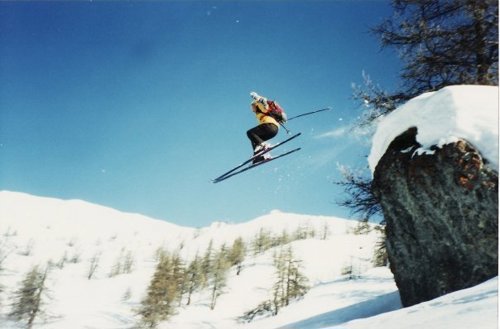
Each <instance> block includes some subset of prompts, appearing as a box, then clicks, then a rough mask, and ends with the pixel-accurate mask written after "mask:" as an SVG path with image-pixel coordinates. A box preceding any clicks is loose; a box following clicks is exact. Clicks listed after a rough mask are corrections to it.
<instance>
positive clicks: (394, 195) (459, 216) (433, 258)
mask: <svg viewBox="0 0 500 329" xmlns="http://www.w3.org/2000/svg"><path fill="white" fill-rule="evenodd" d="M416 135H417V128H415V127H413V128H410V129H408V130H407V131H406V132H405V133H403V134H401V135H400V136H398V137H397V138H396V139H394V141H393V142H392V143H391V144H390V145H389V147H388V149H387V151H386V152H385V154H384V155H383V156H382V158H381V159H380V161H379V162H378V164H377V167H376V169H375V172H374V180H373V186H372V187H373V192H374V194H375V196H376V197H377V198H378V200H379V201H380V204H381V206H382V210H383V213H384V217H385V220H386V224H387V225H386V233H387V251H388V256H389V260H390V264H391V270H392V272H393V273H394V277H395V281H396V284H397V286H398V288H399V291H400V295H401V299H402V303H403V305H405V306H410V305H414V304H417V303H420V302H423V301H427V300H430V299H433V298H436V297H438V296H441V295H444V294H446V293H449V292H452V291H456V290H459V289H464V288H467V287H471V286H474V285H476V284H478V283H480V282H483V281H485V280H487V279H489V278H491V277H494V276H496V275H497V272H498V270H497V269H498V260H497V257H498V173H497V172H496V171H494V170H492V169H490V168H488V166H487V165H485V161H484V160H483V158H482V156H481V154H480V153H479V152H478V150H476V149H475V148H474V146H473V145H471V144H470V143H468V142H467V141H465V140H458V141H456V142H453V143H450V144H446V145H444V146H442V147H439V148H438V147H435V148H433V154H425V153H424V154H418V152H417V150H418V148H419V147H420V145H419V144H418V142H417V141H416Z"/></svg>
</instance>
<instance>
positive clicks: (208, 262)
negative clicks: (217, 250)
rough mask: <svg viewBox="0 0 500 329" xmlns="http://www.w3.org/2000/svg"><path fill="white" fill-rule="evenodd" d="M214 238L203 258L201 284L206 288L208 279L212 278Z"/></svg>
mask: <svg viewBox="0 0 500 329" xmlns="http://www.w3.org/2000/svg"><path fill="white" fill-rule="evenodd" d="M213 245H214V242H213V240H210V243H209V244H208V247H207V250H206V251H205V254H204V255H203V258H202V260H201V286H202V287H203V288H206V287H207V286H208V281H209V280H210V273H212V256H213V255H212V252H213Z"/></svg>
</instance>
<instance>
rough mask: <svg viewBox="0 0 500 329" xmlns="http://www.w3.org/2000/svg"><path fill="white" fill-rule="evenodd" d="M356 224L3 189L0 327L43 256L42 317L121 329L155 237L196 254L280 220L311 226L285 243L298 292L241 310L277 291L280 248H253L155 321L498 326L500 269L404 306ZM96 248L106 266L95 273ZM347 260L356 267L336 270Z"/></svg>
mask: <svg viewBox="0 0 500 329" xmlns="http://www.w3.org/2000/svg"><path fill="white" fill-rule="evenodd" d="M357 225H358V223H357V222H354V221H350V220H346V219H341V218H334V217H323V216H309V215H298V214H287V213H283V212H279V211H274V212H272V213H270V214H268V215H266V216H263V217H260V218H257V219H254V220H250V221H248V222H246V223H240V224H228V223H214V224H212V225H211V226H210V227H205V228H189V227H181V226H177V225H174V224H171V223H168V222H165V221H160V220H155V219H150V218H147V217H144V216H141V215H137V214H127V213H122V212H119V211H116V210H113V209H109V208H106V207H102V206H98V205H93V204H89V203H86V202H83V201H78V200H70V201H63V200H56V199H51V198H42V197H35V196H31V195H27V194H22V193H14V192H7V191H4V192H0V246H1V249H0V256H2V257H3V256H6V258H5V260H4V261H3V262H2V268H3V270H2V271H0V285H2V286H3V291H1V292H0V300H1V307H0V328H5V329H18V328H23V326H22V325H21V324H19V323H16V322H14V321H12V320H11V319H9V318H8V316H7V314H8V313H9V311H10V303H11V300H12V298H11V296H12V293H13V291H14V290H16V289H17V288H18V287H19V284H20V282H21V281H22V280H23V278H24V276H25V274H26V272H27V271H28V270H29V269H30V268H31V267H32V266H33V265H37V264H38V265H41V266H44V265H45V264H46V262H47V261H48V260H51V261H52V263H54V264H55V265H56V266H54V267H53V268H52V269H51V270H50V272H49V276H48V282H47V287H48V290H49V295H50V296H48V297H47V298H46V300H45V302H46V305H45V306H44V308H45V311H46V314H45V316H44V318H43V319H42V318H41V319H39V320H38V321H37V322H36V324H35V328H44V329H67V328H72V329H80V328H81V329H108V328H109V329H111V328H113V329H118V328H123V329H126V328H132V327H134V325H135V324H136V321H137V317H136V316H135V315H134V309H136V308H137V307H138V305H139V303H140V302H141V300H142V299H143V297H144V294H145V292H146V289H147V287H148V285H149V281H150V278H151V276H152V274H153V272H154V269H155V265H156V260H155V254H156V251H157V250H158V249H159V248H163V249H167V250H171V251H174V250H176V249H178V250H180V251H179V253H180V254H181V256H182V257H184V258H185V259H190V258H192V257H194V255H196V253H199V254H201V253H203V252H204V251H205V250H206V248H207V246H208V244H209V243H210V241H212V242H213V244H214V247H216V246H220V245H222V244H223V243H225V244H226V245H231V244H232V242H233V241H234V240H235V239H236V238H238V237H241V238H242V239H243V240H244V241H245V242H247V243H250V241H251V240H252V239H253V238H254V237H255V236H256V235H257V234H258V233H259V232H260V231H261V230H266V231H269V232H271V233H272V234H273V235H274V236H278V235H280V234H282V233H283V231H285V230H286V231H287V232H288V233H293V232H295V231H297V230H308V231H311V230H313V231H315V232H316V235H315V236H314V237H312V236H311V237H308V238H307V239H302V240H296V241H293V242H291V243H290V245H291V246H292V249H293V252H294V255H295V257H296V258H297V259H299V260H301V261H302V271H303V273H304V274H305V275H306V276H307V277H308V279H309V285H310V286H311V289H310V290H309V292H308V293H307V294H306V295H305V296H304V297H303V298H302V299H301V300H298V301H294V302H292V303H291V304H290V305H289V306H288V307H286V308H283V309H281V310H280V312H279V313H278V315H277V316H271V317H262V318H258V319H256V320H255V321H253V322H250V323H240V322H238V321H237V318H238V317H239V316H241V315H242V314H243V313H244V312H245V311H248V310H250V309H252V308H254V307H256V306H257V305H258V304H259V303H260V302H262V301H264V300H265V299H268V298H270V291H271V287H272V285H273V275H274V273H275V272H274V268H273V264H272V263H273V254H274V252H275V250H274V249H276V248H272V249H270V250H268V251H266V252H264V253H262V254H258V255H253V253H251V252H249V253H248V255H247V257H246V259H245V261H244V263H243V270H242V272H241V274H240V275H236V271H235V270H234V269H231V271H230V274H229V276H228V281H227V286H226V287H225V289H224V293H223V294H222V295H221V296H220V297H219V299H218V301H217V305H216V307H215V309H214V310H211V309H210V307H209V306H208V305H209V299H210V297H209V293H208V292H200V293H197V294H195V295H194V296H193V302H192V304H191V305H190V306H182V307H181V308H179V309H178V310H177V315H175V316H174V317H172V318H171V320H170V321H169V322H164V323H161V324H160V325H159V328H160V329H162V328H178V329H208V328H217V329H225V328H227V329H230V328H237V329H257V328H259V329H260V328H270V329H271V328H288V329H312V328H353V329H356V328H370V329H378V328H380V329H382V328H383V329H388V328H389V329H390V328H398V329H402V328H426V329H430V328H454V329H457V328H464V329H465V328H485V329H486V328H491V329H493V328H497V312H496V311H497V307H496V305H497V281H496V279H493V280H490V281H488V282H486V283H484V284H482V285H479V286H477V287H474V288H471V289H467V290H464V291H459V292H456V293H453V294H450V295H447V296H443V297H441V298H438V299H436V300H433V301H430V302H427V303H423V304H420V305H416V306H413V307H411V308H406V309H401V304H400V301H399V295H398V292H397V289H396V286H395V284H394V280H393V277H392V274H391V273H390V271H389V270H388V269H387V268H373V266H372V257H373V251H374V246H375V244H376V242H377V239H378V237H379V233H378V232H377V231H376V230H372V231H371V232H370V233H368V234H354V233H353V229H354V228H356V227H357ZM325 233H327V234H326V235H325ZM325 237H326V238H325ZM181 247H182V248H181ZM123 255H129V256H130V257H131V259H133V266H132V270H131V272H130V273H121V274H118V275H114V276H110V273H111V272H112V270H113V268H114V265H115V264H116V262H117V260H118V259H122V258H123ZM96 256H97V258H98V259H99V266H98V268H97V270H96V272H95V275H94V276H93V277H92V278H91V279H90V280H89V279H88V278H87V275H88V271H89V267H90V264H91V261H92V259H95V258H96ZM63 263H64V264H63ZM58 265H60V266H58ZM346 266H347V267H351V268H352V269H353V270H354V274H355V276H356V278H354V279H350V278H349V277H347V276H346V275H342V274H341V271H342V269H344V268H345V267H346ZM387 312H389V313H387Z"/></svg>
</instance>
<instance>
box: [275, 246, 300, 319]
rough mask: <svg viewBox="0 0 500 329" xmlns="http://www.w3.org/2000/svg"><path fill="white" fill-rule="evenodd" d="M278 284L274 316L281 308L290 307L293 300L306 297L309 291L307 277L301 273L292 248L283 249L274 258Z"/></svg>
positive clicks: (276, 284)
mask: <svg viewBox="0 0 500 329" xmlns="http://www.w3.org/2000/svg"><path fill="white" fill-rule="evenodd" d="M274 266H275V268H276V272H275V273H276V282H275V283H274V286H273V301H272V303H273V306H274V310H273V313H274V315H276V314H278V311H279V309H280V308H281V307H285V306H288V305H289V304H290V301H291V300H294V299H298V298H300V297H302V296H304V295H305V294H306V293H307V291H308V289H309V288H308V286H307V281H308V280H307V277H306V276H304V275H303V274H302V273H301V271H300V261H298V260H296V259H295V257H294V256H293V252H292V248H291V246H288V247H287V248H286V249H284V250H283V249H282V250H281V251H280V253H279V254H275V256H274Z"/></svg>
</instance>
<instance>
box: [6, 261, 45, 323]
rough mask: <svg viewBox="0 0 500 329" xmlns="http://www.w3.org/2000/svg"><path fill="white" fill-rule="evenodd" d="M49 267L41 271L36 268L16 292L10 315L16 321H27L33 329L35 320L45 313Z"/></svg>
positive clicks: (28, 274) (27, 275) (29, 273)
mask: <svg viewBox="0 0 500 329" xmlns="http://www.w3.org/2000/svg"><path fill="white" fill-rule="evenodd" d="M48 272H49V266H47V267H46V268H45V269H44V270H41V269H40V268H39V267H38V266H34V267H33V268H32V269H31V270H30V271H29V272H28V273H27V274H26V277H25V278H24V280H23V281H22V282H21V286H20V287H19V289H18V290H16V291H15V292H14V297H13V303H12V311H11V313H10V314H9V315H10V316H11V317H12V318H14V319H15V320H16V321H26V322H27V328H28V329H29V328H32V327H33V323H34V321H35V319H36V318H37V317H38V315H40V314H41V313H43V305H44V300H43V299H44V295H46V293H47V288H46V280H47V275H48Z"/></svg>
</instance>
